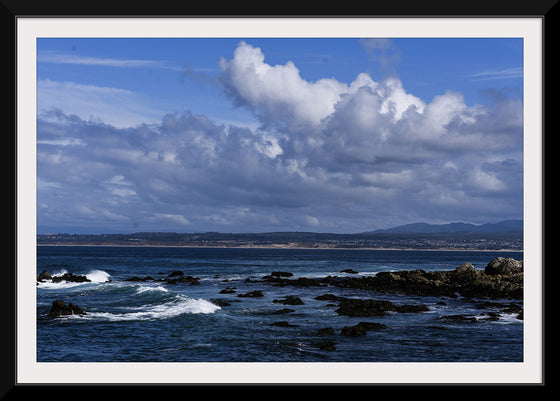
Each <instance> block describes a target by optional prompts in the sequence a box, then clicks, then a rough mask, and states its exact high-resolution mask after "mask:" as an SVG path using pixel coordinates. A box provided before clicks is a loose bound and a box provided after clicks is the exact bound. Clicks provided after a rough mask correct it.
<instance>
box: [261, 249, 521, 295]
mask: <svg viewBox="0 0 560 401" xmlns="http://www.w3.org/2000/svg"><path fill="white" fill-rule="evenodd" d="M264 281H266V282H269V283H271V284H274V285H277V286H287V285H292V286H297V287H309V286H325V287H326V286H329V285H330V286H335V287H342V288H356V289H363V290H371V291H378V292H382V293H400V294H408V295H419V296H436V297H439V296H447V297H457V296H458V295H460V296H463V297H467V298H489V299H523V262H522V261H517V260H515V259H511V258H507V259H506V258H496V259H493V260H492V261H491V262H490V263H488V265H487V266H486V268H485V269H484V270H478V269H476V268H475V267H474V266H473V265H472V264H471V263H465V264H462V265H461V266H459V267H457V268H456V269H455V270H450V271H425V270H421V269H416V270H402V271H396V272H379V273H377V274H376V275H375V276H355V275H352V276H344V277H339V276H327V277H324V278H313V279H312V278H305V277H299V278H297V279H288V278H284V277H271V276H267V277H266V278H264Z"/></svg>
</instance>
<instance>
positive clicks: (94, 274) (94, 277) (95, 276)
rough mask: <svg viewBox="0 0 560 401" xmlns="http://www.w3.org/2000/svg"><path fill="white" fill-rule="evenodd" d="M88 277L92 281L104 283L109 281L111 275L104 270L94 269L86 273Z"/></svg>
mask: <svg viewBox="0 0 560 401" xmlns="http://www.w3.org/2000/svg"><path fill="white" fill-rule="evenodd" d="M86 277H87V278H88V279H90V280H91V282H92V283H104V282H106V281H109V277H111V275H110V274H109V273H107V272H106V271H103V270H92V271H90V272H89V273H88V274H86Z"/></svg>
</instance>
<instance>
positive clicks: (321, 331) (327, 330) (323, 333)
mask: <svg viewBox="0 0 560 401" xmlns="http://www.w3.org/2000/svg"><path fill="white" fill-rule="evenodd" d="M317 335H318V336H332V335H334V329H333V328H332V327H324V328H322V329H319V331H318V332H317Z"/></svg>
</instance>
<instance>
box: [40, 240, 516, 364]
mask: <svg viewBox="0 0 560 401" xmlns="http://www.w3.org/2000/svg"><path fill="white" fill-rule="evenodd" d="M499 256H502V257H513V258H515V259H523V253H522V252H477V251H398V250H342V249H341V250H334V249H328V250H319V249H317V250H315V249H313V250H304V249H239V248H232V249H229V248H228V249H225V248H174V247H95V246H39V247H38V248H37V274H39V273H40V272H42V271H44V270H46V271H48V272H50V273H51V274H52V275H55V276H56V275H62V274H64V273H65V272H68V273H73V274H77V275H86V276H87V277H88V278H89V279H90V280H91V281H90V282H86V283H69V282H61V283H52V282H44V283H40V284H39V285H38V286H37V361H38V362H471V361H472V362H522V361H523V320H520V319H518V318H517V317H516V315H514V314H507V313H506V314H504V313H502V314H500V315H499V318H498V319H497V320H488V319H484V318H483V317H484V316H487V314H485V313H486V312H488V311H485V310H481V309H479V308H477V307H476V304H475V303H473V302H472V300H466V299H463V298H461V297H457V298H440V297H420V296H408V295H391V294H382V293H377V292H372V291H367V292H366V291H364V290H358V289H345V288H334V287H333V288H331V287H328V288H325V287H307V288H299V287H295V286H283V287H278V286H273V285H271V284H270V283H263V282H262V281H261V280H260V279H261V278H262V277H263V276H266V275H270V274H271V273H272V272H277V271H283V272H291V273H293V275H294V276H293V278H298V277H309V278H320V277H326V276H329V275H331V276H343V275H345V274H352V273H341V271H342V270H345V269H352V270H354V271H356V272H357V273H356V274H357V275H375V274H376V273H378V272H382V271H394V270H413V269H423V270H426V271H430V270H454V269H455V268H456V267H457V266H459V265H461V264H463V263H465V262H470V263H472V264H473V265H474V266H475V267H476V268H478V269H484V267H485V266H486V264H487V263H488V262H490V261H491V260H492V259H494V258H496V257H499ZM174 271H181V272H183V273H184V275H185V276H193V277H196V278H198V284H191V283H176V284H167V283H166V282H164V281H157V280H160V279H163V278H165V277H166V276H168V275H169V274H170V273H171V272H174ZM134 276H136V277H141V278H142V277H146V276H151V277H153V278H154V279H155V280H153V281H142V282H134V281H126V280H127V279H129V278H131V277H134ZM247 279H249V280H247ZM259 281H260V282H259ZM222 290H228V291H225V292H223V291H222ZM253 291H261V292H262V295H263V296H262V297H239V296H238V295H240V294H248V293H251V292H253ZM325 293H331V294H335V295H339V296H344V297H353V298H364V299H365V298H371V299H379V300H389V301H391V302H393V303H395V304H425V305H427V306H428V308H429V311H427V312H422V313H390V314H388V315H386V316H380V317H371V318H369V317H368V318H364V317H348V316H339V315H338V314H337V313H335V310H336V306H335V305H334V304H333V303H332V302H331V303H330V302H328V301H324V300H316V299H315V297H317V296H319V295H323V294H325ZM287 296H294V297H299V298H300V299H301V300H302V301H303V304H300V305H283V304H280V303H276V302H274V300H280V299H284V298H285V297H287ZM54 300H62V301H64V302H65V303H66V304H68V303H69V302H72V303H74V304H76V305H78V306H79V307H81V308H82V309H83V310H84V311H85V312H86V314H85V315H72V316H63V317H57V318H48V317H47V315H48V313H49V310H50V308H51V305H52V302H53V301H54ZM224 302H227V303H228V304H229V305H226V304H225V303H224ZM493 302H500V300H493ZM503 302H506V303H507V302H511V300H503ZM219 305H222V306H219ZM286 309H288V310H286ZM458 314H462V315H465V316H471V317H473V316H474V317H476V318H477V319H476V320H474V321H470V320H469V321H449V320H443V319H440V317H442V316H449V315H458ZM279 321H283V322H287V323H288V325H286V324H284V325H280V326H278V325H273V324H274V323H277V322H279ZM362 321H368V322H376V323H382V324H384V325H386V328H384V329H382V330H373V331H368V332H367V333H366V334H365V335H362V336H358V337H351V336H346V335H342V334H341V330H342V328H343V327H345V326H352V325H355V324H357V323H359V322H362ZM326 327H330V328H332V329H333V331H332V332H331V334H329V335H326V336H325V335H320V334H319V329H321V328H326ZM325 341H330V342H331V344H333V345H334V347H331V348H329V349H325V348H324V347H320V346H319V345H318V344H321V343H324V342H325Z"/></svg>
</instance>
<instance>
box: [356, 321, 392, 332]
mask: <svg viewBox="0 0 560 401" xmlns="http://www.w3.org/2000/svg"><path fill="white" fill-rule="evenodd" d="M358 326H360V327H362V328H363V329H364V330H366V331H371V330H381V329H386V328H387V326H386V325H384V324H383V323H376V322H360V323H358Z"/></svg>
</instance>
